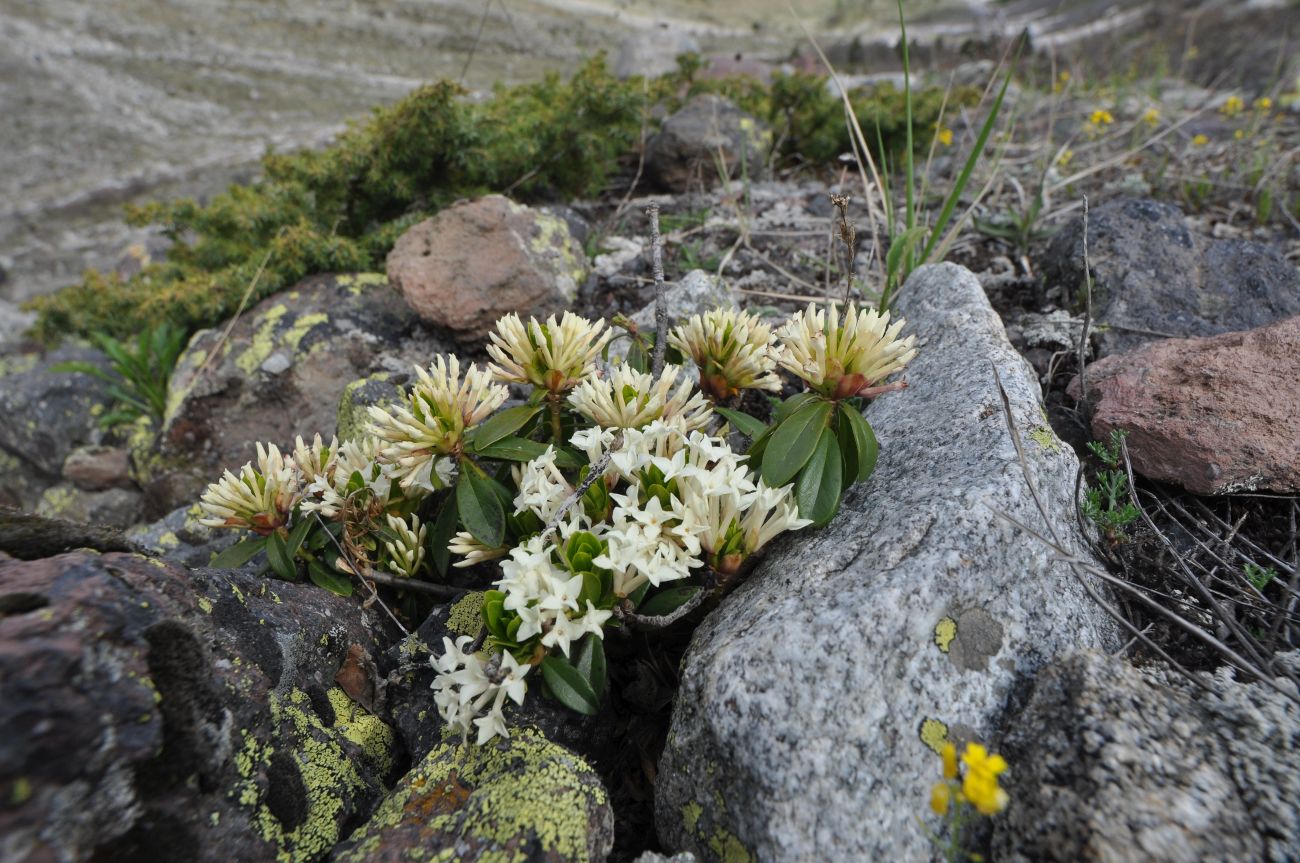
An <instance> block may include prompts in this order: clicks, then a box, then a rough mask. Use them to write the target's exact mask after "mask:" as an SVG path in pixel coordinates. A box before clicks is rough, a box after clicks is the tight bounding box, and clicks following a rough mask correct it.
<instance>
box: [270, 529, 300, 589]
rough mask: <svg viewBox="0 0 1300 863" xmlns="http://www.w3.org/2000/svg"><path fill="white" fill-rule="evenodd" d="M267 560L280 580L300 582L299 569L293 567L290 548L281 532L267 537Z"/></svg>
mask: <svg viewBox="0 0 1300 863" xmlns="http://www.w3.org/2000/svg"><path fill="white" fill-rule="evenodd" d="M266 559H267V562H269V563H270V564H271V569H272V570H273V571H274V572H275V574H276V575H278V576H279V577H280V578H282V579H284V580H285V581H297V580H298V568H297V567H296V566H294V565H293V555H291V554H289V546H288V545H287V544H286V543H285V541H284V537H282V536H280V532H279V531H276V532H274V533H271V534H269V535H268V536H267V537H266Z"/></svg>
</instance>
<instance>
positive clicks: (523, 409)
mask: <svg viewBox="0 0 1300 863" xmlns="http://www.w3.org/2000/svg"><path fill="white" fill-rule="evenodd" d="M541 411H542V405H540V404H537V405H519V406H518V407H513V408H507V409H505V410H503V411H501V413H499V414H496V415H495V416H492V417H490V418H488V419H487V420H484V421H483V423H481V424H480V425H478V426H475V427H474V428H473V429H472V430H471V431H470V432H469V434H467V435H466V436H465V443H466V444H467V445H468V446H469V449H470V450H472V451H473V452H479V451H480V450H481V449H483V447H487V446H491V445H492V444H494V443H496V442H497V441H499V440H502V439H503V438H507V437H509V436H510V435H513V434H514V433H515V432H517V431H519V430H520V429H521V428H523V427H524V426H525V425H527V424H528V421H529V420H531V419H532V418H533V417H535V416H537V415H538V414H539V413H541Z"/></svg>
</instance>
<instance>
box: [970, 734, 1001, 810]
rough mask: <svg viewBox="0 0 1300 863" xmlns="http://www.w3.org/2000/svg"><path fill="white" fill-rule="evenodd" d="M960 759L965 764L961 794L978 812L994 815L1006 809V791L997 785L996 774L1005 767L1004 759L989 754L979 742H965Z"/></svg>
mask: <svg viewBox="0 0 1300 863" xmlns="http://www.w3.org/2000/svg"><path fill="white" fill-rule="evenodd" d="M961 761H962V763H963V764H965V765H966V776H965V778H964V779H963V780H962V783H961V791H962V794H963V795H964V796H965V797H966V799H967V800H969V801H970V802H971V803H972V804H974V806H975V808H976V809H978V810H979V812H980V814H981V815H996V814H997V813H999V812H1001V811H1002V810H1003V809H1006V808H1007V799H1008V798H1007V792H1005V791H1003V790H1002V789H1001V788H999V787H998V774H1000V773H1002V772H1003V771H1005V770H1006V769H1007V762H1006V759H1004V758H1003V757H1002V756H1001V755H990V754H989V751H988V750H987V749H985V748H984V747H983V746H982V745H981V744H979V743H967V744H966V751H965V752H963V753H962V756H961Z"/></svg>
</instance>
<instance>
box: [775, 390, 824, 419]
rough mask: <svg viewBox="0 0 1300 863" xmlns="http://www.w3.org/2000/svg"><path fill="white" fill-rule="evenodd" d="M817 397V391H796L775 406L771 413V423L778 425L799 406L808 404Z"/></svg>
mask: <svg viewBox="0 0 1300 863" xmlns="http://www.w3.org/2000/svg"><path fill="white" fill-rule="evenodd" d="M816 398H817V393H809V392H802V393H796V394H794V395H792V396H790V398H788V399H786V400H785V401H783V402H780V403H779V404H777V406H776V411H775V412H774V413H773V414H772V424H773V425H780V424H781V423H782V422H784V421H785V420H786V419H789V418H790V417H791V416H793V415H794V412H795V411H797V410H799V408H801V407H803V406H804V405H806V404H808V403H809V402H811V401H813V400H814V399H816Z"/></svg>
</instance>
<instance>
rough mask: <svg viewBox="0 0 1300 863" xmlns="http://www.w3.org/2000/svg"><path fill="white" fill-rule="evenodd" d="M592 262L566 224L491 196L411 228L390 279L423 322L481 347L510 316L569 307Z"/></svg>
mask: <svg viewBox="0 0 1300 863" xmlns="http://www.w3.org/2000/svg"><path fill="white" fill-rule="evenodd" d="M586 275H587V256H586V253H585V252H584V251H583V248H582V244H581V243H579V242H578V240H577V239H575V238H574V236H573V235H572V234H571V233H570V230H569V226H568V224H567V223H566V222H565V220H564V219H562V218H560V217H559V216H556V215H552V214H550V213H547V212H544V211H542V210H532V209H529V208H528V207H524V206H522V205H520V204H516V203H515V202H514V201H511V200H510V199H509V198H506V197H503V196H501V195H489V196H488V197H486V198H480V199H479V200H476V201H467V202H464V203H461V204H456V205H455V206H452V207H449V208H447V209H446V210H443V211H442V212H441V213H439V214H438V215H436V216H434V217H433V218H432V219H425V220H424V221H423V222H420V223H419V224H417V225H413V226H412V227H411V228H409V229H407V231H406V233H404V234H402V236H401V237H399V238H398V240H397V243H396V244H395V245H394V246H393V251H392V252H390V253H389V255H388V278H389V281H391V282H392V284H393V285H395V286H396V287H397V288H398V290H400V291H401V292H402V296H403V297H405V298H406V302H407V303H409V304H410V306H411V308H412V309H414V310H415V312H416V314H418V315H419V316H420V317H421V318H422V319H424V320H425V321H427V322H429V323H431V324H434V325H436V326H439V327H445V328H447V329H449V330H451V331H452V332H453V333H454V334H455V335H456V337H457V339H459V340H463V341H465V342H467V343H470V344H474V345H475V346H479V345H481V343H482V342H483V340H484V339H485V338H486V337H487V334H488V333H489V332H491V331H492V329H493V326H494V325H495V324H496V321H497V319H498V318H500V317H502V316H503V315H506V314H508V313H510V312H518V313H520V314H521V315H523V316H525V317H526V316H528V315H535V316H537V317H545V316H547V315H551V314H556V313H558V312H561V311H563V310H564V309H566V308H572V306H573V301H574V298H575V297H576V295H577V292H578V286H579V285H580V284H581V283H582V282H583V281H584V280H585V279H586Z"/></svg>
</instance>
